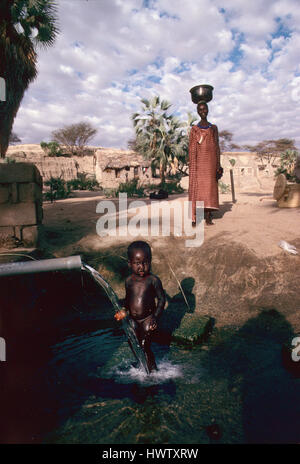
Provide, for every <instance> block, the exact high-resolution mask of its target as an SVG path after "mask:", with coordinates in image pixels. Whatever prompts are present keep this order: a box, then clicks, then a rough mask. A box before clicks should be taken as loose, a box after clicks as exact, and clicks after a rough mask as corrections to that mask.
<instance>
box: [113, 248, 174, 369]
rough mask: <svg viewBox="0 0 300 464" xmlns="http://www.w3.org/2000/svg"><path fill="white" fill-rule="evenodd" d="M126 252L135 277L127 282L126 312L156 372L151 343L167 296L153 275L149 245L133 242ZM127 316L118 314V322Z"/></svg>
mask: <svg viewBox="0 0 300 464" xmlns="http://www.w3.org/2000/svg"><path fill="white" fill-rule="evenodd" d="M127 252H128V265H129V267H130V269H131V271H132V274H131V275H130V276H129V277H127V279H126V281H125V289H126V298H125V309H126V310H127V311H129V314H130V319H131V323H132V325H133V327H134V330H135V333H136V335H137V339H138V341H139V344H140V345H141V347H142V349H143V351H144V353H145V356H146V359H147V364H148V367H149V370H150V372H151V371H153V370H156V369H157V367H156V363H155V358H154V355H153V353H152V351H151V348H150V346H151V341H152V340H151V339H152V334H153V331H154V330H156V329H157V320H158V318H159V316H160V315H161V313H162V311H163V309H164V306H165V301H166V298H165V292H164V289H163V287H162V283H161V281H160V279H159V278H158V277H157V276H155V275H154V274H151V272H150V271H151V258H152V255H151V248H150V246H149V245H148V243H146V242H143V241H136V242H133V243H131V244H130V245H129V247H128V251H127ZM156 300H157V302H156ZM125 316H126V312H125V311H124V310H121V311H118V312H117V313H116V314H115V318H116V319H117V320H118V321H119V320H121V319H123V318H124V317H125Z"/></svg>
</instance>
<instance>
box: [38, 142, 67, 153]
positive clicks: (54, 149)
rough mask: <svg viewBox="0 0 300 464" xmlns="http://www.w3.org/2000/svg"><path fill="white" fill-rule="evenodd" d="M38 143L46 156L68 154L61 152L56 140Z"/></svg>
mask: <svg viewBox="0 0 300 464" xmlns="http://www.w3.org/2000/svg"><path fill="white" fill-rule="evenodd" d="M40 145H41V148H42V149H43V150H44V152H45V153H46V155H47V156H70V155H68V154H65V153H63V152H62V150H61V147H60V145H59V143H57V142H54V141H52V142H49V143H47V142H41V143H40Z"/></svg>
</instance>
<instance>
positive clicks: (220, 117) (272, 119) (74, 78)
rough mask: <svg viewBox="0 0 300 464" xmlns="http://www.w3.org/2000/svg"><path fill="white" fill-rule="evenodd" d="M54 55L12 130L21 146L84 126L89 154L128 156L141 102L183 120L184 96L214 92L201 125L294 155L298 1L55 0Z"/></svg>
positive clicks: (42, 54) (48, 55) (299, 131)
mask: <svg viewBox="0 0 300 464" xmlns="http://www.w3.org/2000/svg"><path fill="white" fill-rule="evenodd" d="M58 4H59V8H58V15H59V27H60V35H59V36H58V38H57V40H56V43H55V46H54V47H52V48H51V49H50V48H49V49H47V50H39V64H38V68H39V75H38V78H37V79H36V80H35V82H34V83H32V84H31V85H30V87H29V89H28V90H27V92H26V94H25V97H24V99H23V101H22V105H21V108H20V110H19V112H18V115H17V118H16V120H15V124H14V132H16V133H17V134H18V136H19V137H20V138H21V139H22V142H23V143H40V141H42V140H45V141H49V140H51V132H52V131H53V130H55V129H58V128H60V127H62V126H63V125H67V124H71V123H76V122H79V121H88V122H90V123H91V124H92V125H93V126H95V127H96V128H97V130H98V133H97V136H96V137H95V138H94V140H93V141H92V144H93V145H98V146H103V147H119V148H127V142H128V140H129V139H131V138H132V137H133V136H134V131H133V127H132V123H131V119H130V116H131V115H132V113H134V112H136V111H139V110H140V108H141V102H140V99H141V98H149V97H152V96H154V95H160V96H161V97H162V98H163V99H167V100H169V101H170V102H171V103H172V107H171V111H172V112H173V113H176V114H177V115H179V116H180V117H181V118H182V119H186V116H187V112H188V111H189V112H193V113H195V114H196V111H195V105H194V104H193V103H192V101H191V98H190V93H189V89H190V88H191V87H193V86H194V85H197V84H204V83H205V84H210V85H212V86H214V98H213V100H212V101H211V102H210V104H209V118H208V119H209V120H210V122H213V123H215V124H217V125H218V127H219V130H224V129H226V130H230V131H232V132H233V134H234V142H236V143H239V144H242V145H243V144H254V143H256V142H259V141H261V140H265V139H277V138H281V137H287V138H293V139H296V143H297V146H298V147H300V113H299V111H298V106H299V103H300V59H299V50H300V3H299V0H251V1H249V2H245V1H244V0H58Z"/></svg>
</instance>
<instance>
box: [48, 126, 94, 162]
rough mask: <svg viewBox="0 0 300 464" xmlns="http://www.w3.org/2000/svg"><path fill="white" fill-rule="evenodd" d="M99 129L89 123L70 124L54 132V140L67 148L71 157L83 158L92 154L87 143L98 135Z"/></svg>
mask: <svg viewBox="0 0 300 464" xmlns="http://www.w3.org/2000/svg"><path fill="white" fill-rule="evenodd" d="M96 133H97V129H95V128H94V127H92V125H91V124H90V123H88V122H79V123H77V124H70V125H69V126H65V127H63V128H62V129H58V130H55V131H53V132H52V137H53V140H54V141H55V142H56V143H58V144H61V145H63V146H64V147H65V151H66V152H67V153H69V154H70V155H77V156H83V155H85V154H91V153H90V152H89V151H88V150H87V147H86V145H87V143H88V142H89V141H90V140H91V139H92V138H93V137H94V136H95V135H96Z"/></svg>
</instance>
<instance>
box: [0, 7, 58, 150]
mask: <svg viewBox="0 0 300 464" xmlns="http://www.w3.org/2000/svg"><path fill="white" fill-rule="evenodd" d="M56 10H57V8H56V2H55V1H53V0H22V1H21V0H4V1H1V2H0V76H1V77H3V78H4V79H5V81H6V87H7V96H6V101H5V102H1V105H0V121H1V124H0V157H1V158H4V157H5V154H6V151H7V147H8V144H9V137H10V134H11V130H12V126H13V122H14V119H15V116H16V114H17V112H18V109H19V107H20V104H21V101H22V99H23V96H24V93H25V91H26V89H27V88H28V87H29V84H30V83H31V82H32V81H33V80H34V79H35V78H36V76H37V73H38V71H37V52H36V48H37V46H38V45H42V46H44V47H47V46H50V45H52V44H53V42H54V40H55V37H56V35H57V33H58V29H57V26H56V23H57V20H56Z"/></svg>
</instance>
